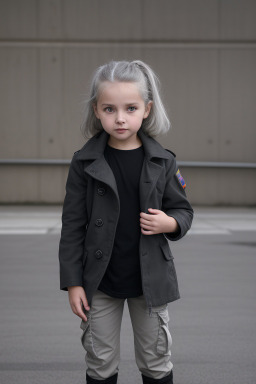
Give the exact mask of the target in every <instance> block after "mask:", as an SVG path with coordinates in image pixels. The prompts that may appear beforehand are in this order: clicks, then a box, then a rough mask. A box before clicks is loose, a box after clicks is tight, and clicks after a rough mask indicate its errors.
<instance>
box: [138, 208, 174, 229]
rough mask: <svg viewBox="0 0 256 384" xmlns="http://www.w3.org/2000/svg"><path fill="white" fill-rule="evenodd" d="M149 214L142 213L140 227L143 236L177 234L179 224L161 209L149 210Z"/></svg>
mask: <svg viewBox="0 0 256 384" xmlns="http://www.w3.org/2000/svg"><path fill="white" fill-rule="evenodd" d="M148 211H149V214H148V213H144V212H141V213H140V226H141V232H142V233H143V235H156V234H157V233H169V232H177V231H178V230H179V224H178V223H177V221H176V220H175V219H174V217H170V216H168V215H166V213H164V212H163V211H160V210H159V209H153V208H149V209H148Z"/></svg>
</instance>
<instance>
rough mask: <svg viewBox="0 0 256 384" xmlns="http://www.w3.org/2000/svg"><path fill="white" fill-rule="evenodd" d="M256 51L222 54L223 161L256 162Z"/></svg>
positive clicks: (221, 119) (221, 121) (221, 116)
mask: <svg viewBox="0 0 256 384" xmlns="http://www.w3.org/2000/svg"><path fill="white" fill-rule="evenodd" d="M255 68H256V49H252V50H250V49H241V50H238V49H232V50H228V49H227V50H221V52H220V84H219V86H220V99H219V101H220V107H219V110H220V138H219V149H220V160H221V161H242V162H254V161H255V160H256V150H255V148H256V113H255V111H256V102H255V101H256V76H255Z"/></svg>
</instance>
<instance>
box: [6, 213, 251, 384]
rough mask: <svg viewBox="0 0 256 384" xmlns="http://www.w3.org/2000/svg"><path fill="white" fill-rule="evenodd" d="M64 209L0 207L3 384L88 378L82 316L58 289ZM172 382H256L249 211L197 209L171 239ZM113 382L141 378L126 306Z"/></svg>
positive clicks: (133, 383)
mask: <svg viewBox="0 0 256 384" xmlns="http://www.w3.org/2000/svg"><path fill="white" fill-rule="evenodd" d="M60 228H61V207H58V206H50V207H49V206H41V207H40V206H29V207H24V206H16V207H15V206H0V261H1V269H0V284H1V289H0V309H1V316H0V335H1V343H0V382H1V384H14V383H15V384H17V383H19V384H34V383H35V384H46V383H47V384H51V383H61V384H71V383H72V384H73V383H74V384H82V383H85V369H86V366H85V362H84V350H83V348H82V345H81V343H80V336H81V333H82V330H81V329H80V327H79V326H80V320H79V318H78V317H76V316H75V315H74V314H73V313H72V312H71V310H70V307H69V303H68V296H67V293H66V292H63V291H60V290H59V266H58V242H59V237H60ZM170 245H171V247H172V251H173V253H174V257H175V265H176V268H177V274H178V279H179V285H180V292H181V299H180V300H178V301H176V302H174V303H171V304H169V312H170V323H169V326H170V329H171V333H172V337H173V346H172V356H173V363H174V383H175V384H216V383H218V384H238V383H239V384H240V383H243V384H255V383H256V364H255V362H256V301H255V297H256V281H255V275H256V208H202V207H201V208H199V207H198V208H196V209H195V220H194V223H193V226H192V229H191V231H190V232H189V233H188V235H187V236H186V237H185V238H183V239H182V240H180V241H178V242H173V243H172V244H170ZM121 335H122V336H121V361H120V372H119V384H139V383H141V377H140V374H139V372H138V369H137V367H136V364H135V361H134V350H133V335H132V329H131V323H130V319H129V315H128V311H127V307H125V312H124V317H123V324H122V333H121Z"/></svg>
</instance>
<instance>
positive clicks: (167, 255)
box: [161, 241, 173, 260]
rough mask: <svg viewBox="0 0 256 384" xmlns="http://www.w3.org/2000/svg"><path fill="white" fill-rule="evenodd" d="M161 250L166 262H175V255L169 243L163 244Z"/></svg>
mask: <svg viewBox="0 0 256 384" xmlns="http://www.w3.org/2000/svg"><path fill="white" fill-rule="evenodd" d="M161 249H162V252H163V255H164V258H165V259H166V260H173V255H172V252H171V249H170V247H169V244H168V243H167V241H166V242H165V243H163V244H161Z"/></svg>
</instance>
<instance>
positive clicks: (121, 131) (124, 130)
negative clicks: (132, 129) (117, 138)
mask: <svg viewBox="0 0 256 384" xmlns="http://www.w3.org/2000/svg"><path fill="white" fill-rule="evenodd" d="M115 131H116V132H117V133H124V132H126V131H127V129H126V128H117V129H115Z"/></svg>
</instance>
